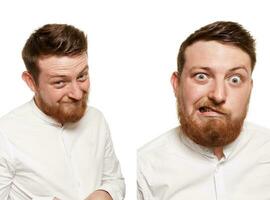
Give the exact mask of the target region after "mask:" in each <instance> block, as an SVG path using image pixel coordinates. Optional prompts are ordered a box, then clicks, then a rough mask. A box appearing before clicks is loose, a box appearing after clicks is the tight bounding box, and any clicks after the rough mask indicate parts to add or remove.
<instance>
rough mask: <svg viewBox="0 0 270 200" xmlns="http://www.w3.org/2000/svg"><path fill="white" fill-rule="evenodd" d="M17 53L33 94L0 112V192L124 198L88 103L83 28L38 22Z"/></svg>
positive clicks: (106, 135)
mask: <svg viewBox="0 0 270 200" xmlns="http://www.w3.org/2000/svg"><path fill="white" fill-rule="evenodd" d="M22 57H23V60H24V63H25V66H26V68H27V71H25V72H23V74H22V78H23V80H24V81H25V82H26V83H27V85H28V87H29V88H30V89H31V90H32V91H33V92H34V98H33V99H32V100H31V101H29V102H27V103H26V104H24V105H22V106H20V107H18V108H16V109H15V110H13V111H11V112H10V113H8V114H7V115H5V116H3V117H2V118H1V119H0V199H1V200H8V199H10V200H11V199H12V200H28V199H29V200H30V199H32V200H53V199H54V200H58V199H60V200H85V199H87V200H112V199H113V200H120V199H123V198H124V193H125V184H124V179H123V177H122V174H121V170H120V165H119V162H118V160H117V158H116V156H115V153H114V149H113V145H112V141H111V138H110V132H109V128H108V125H107V123H106V121H105V119H104V117H103V115H102V114H101V112H100V111H98V110H97V109H95V108H93V107H88V106H87V98H88V93H89V85H90V82H89V66H88V55H87V39H86V36H85V34H84V33H83V32H82V31H80V30H79V29H77V28H75V27H74V26H71V25H66V24H47V25H44V26H43V27H41V28H39V29H38V30H36V31H35V32H34V33H33V34H32V35H31V36H30V37H29V39H28V40H27V42H26V44H25V46H24V48H23V51H22Z"/></svg>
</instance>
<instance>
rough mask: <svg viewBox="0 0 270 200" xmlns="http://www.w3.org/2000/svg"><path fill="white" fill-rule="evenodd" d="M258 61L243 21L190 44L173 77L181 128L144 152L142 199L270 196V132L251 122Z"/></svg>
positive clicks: (215, 27) (198, 35)
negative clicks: (248, 112)
mask: <svg viewBox="0 0 270 200" xmlns="http://www.w3.org/2000/svg"><path fill="white" fill-rule="evenodd" d="M255 62H256V53H255V41H254V39H253V38H252V36H251V35H250V33H249V32H248V31H247V30H245V29H244V28H243V27H242V26H241V25H240V24H238V23H235V22H227V21H218V22H214V23H212V24H208V25H206V26H204V27H202V28H200V29H199V30H197V31H195V32H194V33H193V34H191V35H190V36H189V37H188V38H187V39H186V40H185V41H184V42H183V43H182V45H181V47H180V51H179V54H178V70H177V72H174V73H173V75H172V77H171V83H172V86H173V89H174V93H175V96H176V98H177V110H178V115H179V121H180V124H181V125H180V126H179V127H177V128H175V129H172V130H170V131H168V132H167V133H165V134H163V135H162V136H160V137H158V138H157V139H155V140H153V141H152V142H150V143H148V144H146V145H145V146H144V147H142V148H141V149H140V150H139V151H138V199H140V200H143V199H144V200H152V199H155V200H180V199H189V200H191V199H204V200H219V199H224V200H228V199H230V200H240V199H245V200H247V199H260V200H267V199H270V190H269V188H270V134H269V133H270V132H269V130H266V129H264V128H262V127H259V126H256V125H253V124H250V123H247V122H244V120H245V117H246V114H247V110H248V104H249V99H250V94H251V90H252V85H253V81H252V72H253V70H254V66H255Z"/></svg>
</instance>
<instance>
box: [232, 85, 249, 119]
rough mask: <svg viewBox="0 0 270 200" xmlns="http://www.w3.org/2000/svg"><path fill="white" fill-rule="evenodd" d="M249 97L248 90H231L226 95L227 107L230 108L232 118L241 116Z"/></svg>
mask: <svg viewBox="0 0 270 200" xmlns="http://www.w3.org/2000/svg"><path fill="white" fill-rule="evenodd" d="M249 97H250V92H249V90H242V91H233V92H231V94H229V95H228V100H227V102H228V104H227V107H228V109H229V110H231V112H232V117H233V118H237V117H238V116H242V114H243V113H244V112H245V110H246V109H247V106H248V102H249Z"/></svg>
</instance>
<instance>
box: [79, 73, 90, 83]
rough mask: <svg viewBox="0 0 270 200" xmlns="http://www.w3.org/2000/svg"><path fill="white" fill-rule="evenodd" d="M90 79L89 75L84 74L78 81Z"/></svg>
mask: <svg viewBox="0 0 270 200" xmlns="http://www.w3.org/2000/svg"><path fill="white" fill-rule="evenodd" d="M87 78H88V73H85V74H82V75H80V76H78V78H77V80H78V81H85V80H86V79H87Z"/></svg>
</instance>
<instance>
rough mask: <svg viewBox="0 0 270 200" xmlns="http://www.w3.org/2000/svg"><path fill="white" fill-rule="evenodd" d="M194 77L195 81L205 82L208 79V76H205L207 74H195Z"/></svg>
mask: <svg viewBox="0 0 270 200" xmlns="http://www.w3.org/2000/svg"><path fill="white" fill-rule="evenodd" d="M194 77H195V79H196V80H198V81H205V80H207V79H208V76H207V74H205V73H197V74H195V76H194Z"/></svg>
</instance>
